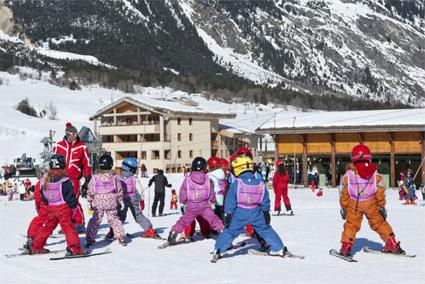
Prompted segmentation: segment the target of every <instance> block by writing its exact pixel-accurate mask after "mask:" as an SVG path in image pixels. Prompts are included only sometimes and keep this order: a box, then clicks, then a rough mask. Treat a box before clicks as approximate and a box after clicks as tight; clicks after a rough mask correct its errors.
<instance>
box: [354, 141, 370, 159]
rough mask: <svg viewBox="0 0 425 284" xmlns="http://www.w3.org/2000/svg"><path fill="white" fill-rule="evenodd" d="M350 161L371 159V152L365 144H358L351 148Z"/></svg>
mask: <svg viewBox="0 0 425 284" xmlns="http://www.w3.org/2000/svg"><path fill="white" fill-rule="evenodd" d="M351 161H352V162H353V163H358V162H368V163H370V162H371V161H372V153H371V152H370V150H369V148H368V147H367V146H366V145H363V144H359V145H356V146H354V148H353V150H351Z"/></svg>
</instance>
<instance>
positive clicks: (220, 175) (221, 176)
mask: <svg viewBox="0 0 425 284" xmlns="http://www.w3.org/2000/svg"><path fill="white" fill-rule="evenodd" d="M209 175H212V176H215V177H216V178H217V179H225V178H226V174H225V173H224V171H223V169H215V170H213V171H211V172H209Z"/></svg>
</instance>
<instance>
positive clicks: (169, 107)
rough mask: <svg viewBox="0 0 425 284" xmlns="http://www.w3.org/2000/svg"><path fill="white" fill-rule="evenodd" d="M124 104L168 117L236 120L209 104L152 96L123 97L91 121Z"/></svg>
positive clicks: (91, 118)
mask: <svg viewBox="0 0 425 284" xmlns="http://www.w3.org/2000/svg"><path fill="white" fill-rule="evenodd" d="M123 102H127V103H129V104H132V105H135V106H138V107H141V108H143V109H146V110H148V111H151V112H153V113H158V114H160V115H166V116H168V117H177V116H178V117H184V116H190V117H198V118H207V119H208V118H215V119H220V118H221V119H224V118H232V119H233V118H235V117H236V114H235V113H229V112H225V111H223V110H220V109H216V108H213V107H211V106H209V105H208V104H205V105H200V104H198V103H197V102H194V101H190V100H174V99H164V98H154V97H150V96H143V95H134V96H131V97H123V98H121V99H119V100H117V101H115V102H113V103H111V104H109V105H107V106H105V107H104V108H102V109H100V110H99V111H97V112H96V113H95V114H94V115H93V116H91V117H90V120H93V119H96V118H98V117H99V116H102V115H103V114H104V113H105V112H107V111H110V110H111V109H113V108H114V107H116V106H118V105H120V104H121V103H123Z"/></svg>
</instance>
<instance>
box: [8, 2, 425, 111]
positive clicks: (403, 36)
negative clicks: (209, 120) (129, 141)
mask: <svg viewBox="0 0 425 284" xmlns="http://www.w3.org/2000/svg"><path fill="white" fill-rule="evenodd" d="M2 1H3V2H4V4H3V6H1V5H2V4H1V2H2ZM2 1H0V16H1V17H0V19H1V18H3V20H0V29H1V30H3V31H4V33H6V34H9V35H12V36H14V38H15V39H16V41H21V42H24V43H25V44H28V43H29V42H31V43H32V44H33V45H34V46H37V48H40V47H43V48H47V49H54V50H61V51H66V52H73V53H76V54H83V55H90V56H94V57H95V58H97V60H98V61H100V62H103V63H105V64H109V65H111V66H115V67H118V68H120V67H121V68H127V69H131V70H138V71H140V72H142V73H149V72H150V73H152V72H154V73H168V74H169V76H187V78H189V79H187V81H190V82H191V81H193V79H191V78H198V81H197V82H198V84H202V85H203V86H204V87H205V88H208V85H209V83H208V82H211V81H213V80H217V78H218V79H220V78H221V79H220V80H222V81H227V80H230V81H232V80H239V81H240V80H241V79H245V80H248V81H252V82H255V83H257V84H262V85H268V86H278V87H283V88H286V89H291V90H298V91H300V92H305V93H310V94H315V95H323V94H336V95H340V96H345V95H350V96H354V97H357V98H363V99H373V100H379V101H389V102H393V101H398V102H403V103H406V104H411V105H422V106H423V105H425V50H424V49H425V19H424V18H425V16H424V14H425V8H424V2H423V1H422V0H411V1H404V0H258V1H256V0H251V1H220V0H164V1H149V0H89V1H59V0H43V1H41V0H26V1H19V0H2ZM5 18H8V20H4V19H5ZM16 45H17V43H14V44H11V39H10V38H6V39H5V37H4V36H3V37H1V36H0V58H1V57H3V58H9V59H10V56H11V54H12V55H13V56H14V57H13V58H20V57H21V56H23V55H22V54H23V53H24V52H22V51H21V50H19V49H18V50H17V48H16ZM49 55H50V54H49ZM89 62H91V61H89ZM56 64H58V63H56ZM90 64H91V63H90ZM0 65H1V64H0ZM0 67H1V66H0ZM171 81H172V79H168V80H166V84H167V83H172V82H171Z"/></svg>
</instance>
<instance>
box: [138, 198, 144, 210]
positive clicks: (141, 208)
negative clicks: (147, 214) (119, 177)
mask: <svg viewBox="0 0 425 284" xmlns="http://www.w3.org/2000/svg"><path fill="white" fill-rule="evenodd" d="M139 205H140V210H142V211H143V209H145V201H144V200H140V202H139Z"/></svg>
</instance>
